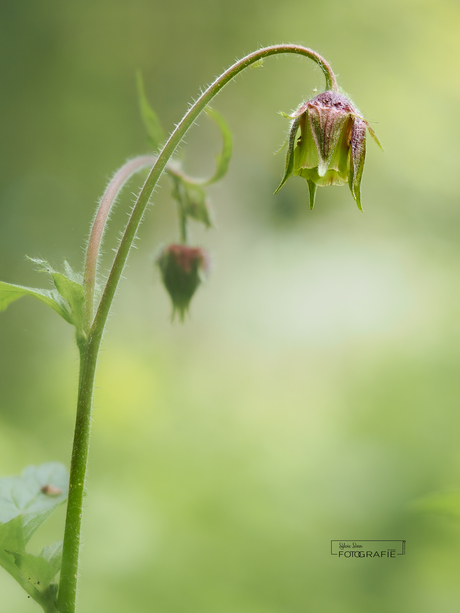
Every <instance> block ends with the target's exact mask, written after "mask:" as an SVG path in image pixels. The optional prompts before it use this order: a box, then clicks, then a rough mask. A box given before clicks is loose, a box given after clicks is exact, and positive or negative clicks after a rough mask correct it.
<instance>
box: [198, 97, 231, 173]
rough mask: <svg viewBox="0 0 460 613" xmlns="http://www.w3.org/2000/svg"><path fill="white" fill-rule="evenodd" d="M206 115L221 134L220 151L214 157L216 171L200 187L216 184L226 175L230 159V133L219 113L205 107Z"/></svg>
mask: <svg viewBox="0 0 460 613" xmlns="http://www.w3.org/2000/svg"><path fill="white" fill-rule="evenodd" d="M206 114H207V115H208V116H209V117H211V119H213V120H214V121H215V122H216V124H217V126H218V127H219V129H220V133H221V134H222V151H221V152H220V153H218V154H217V155H216V171H215V173H214V174H213V176H212V177H211V178H210V179H207V180H206V181H205V182H204V183H202V185H211V183H216V181H219V180H220V179H222V177H224V176H225V175H226V174H227V171H228V166H229V164H230V158H231V157H232V133H231V132H230V129H229V127H228V126H227V123H226V121H225V119H224V118H223V117H222V115H221V114H220V113H218V112H217V111H215V110H214V109H212V108H211V107H210V106H208V107H206Z"/></svg>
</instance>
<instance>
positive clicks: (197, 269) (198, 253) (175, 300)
mask: <svg viewBox="0 0 460 613" xmlns="http://www.w3.org/2000/svg"><path fill="white" fill-rule="evenodd" d="M157 264H158V266H159V268H160V273H161V278H162V281H163V284H164V286H165V288H166V290H167V292H168V294H169V296H170V297H171V301H172V304H173V314H172V316H173V319H174V315H175V313H176V311H177V312H178V313H179V317H180V319H181V321H184V315H185V313H186V312H187V311H188V308H189V306H190V301H191V300H192V297H193V295H194V293H195V292H196V290H197V289H198V286H199V285H200V283H201V282H202V280H203V277H204V274H205V273H207V272H208V270H209V256H208V253H207V251H206V250H205V249H202V248H201V247H189V246H187V245H168V246H167V247H165V248H164V249H163V250H162V251H161V253H160V255H159V256H158V258H157Z"/></svg>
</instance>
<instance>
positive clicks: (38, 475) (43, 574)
mask: <svg viewBox="0 0 460 613" xmlns="http://www.w3.org/2000/svg"><path fill="white" fill-rule="evenodd" d="M68 481H69V479H68V474H67V471H66V469H65V467H64V466H63V465H62V464H59V463H57V462H50V463H47V464H42V465H40V466H37V467H35V466H29V467H27V468H26V469H24V470H23V472H22V474H21V476H20V477H5V478H3V479H0V565H1V566H3V568H4V569H5V570H6V571H7V572H9V573H10V575H11V576H12V577H14V578H15V579H16V581H18V583H19V584H20V585H21V586H22V587H23V588H24V589H25V590H26V592H27V593H28V594H29V595H30V596H31V597H32V598H34V599H35V600H36V601H37V602H39V603H40V604H42V605H43V603H47V604H48V605H49V604H50V603H52V602H54V600H55V596H56V586H54V585H52V584H51V581H52V580H53V579H54V577H55V576H56V575H57V573H58V572H59V569H60V566H61V557H62V545H61V543H54V544H53V545H50V546H49V547H45V549H43V551H42V552H41V553H40V555H38V556H36V555H32V554H30V553H27V552H26V550H25V546H26V544H27V542H28V541H29V539H30V538H31V536H32V535H33V534H34V532H35V531H36V530H37V528H39V527H40V525H41V524H42V523H43V522H44V521H45V519H46V518H47V517H48V516H49V515H50V514H51V513H52V512H53V511H54V510H55V509H56V508H57V507H58V506H59V505H61V504H62V503H63V502H64V501H65V500H66V498H67V492H68ZM47 610H48V609H47Z"/></svg>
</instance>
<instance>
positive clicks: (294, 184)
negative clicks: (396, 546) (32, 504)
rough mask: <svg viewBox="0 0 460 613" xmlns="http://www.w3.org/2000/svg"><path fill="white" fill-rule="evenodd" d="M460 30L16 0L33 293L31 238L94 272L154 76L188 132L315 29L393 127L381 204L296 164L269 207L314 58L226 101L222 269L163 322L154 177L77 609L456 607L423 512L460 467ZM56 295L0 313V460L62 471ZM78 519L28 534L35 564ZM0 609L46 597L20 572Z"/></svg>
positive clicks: (374, 115)
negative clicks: (209, 94)
mask: <svg viewBox="0 0 460 613" xmlns="http://www.w3.org/2000/svg"><path fill="white" fill-rule="evenodd" d="M459 26H460V5H459V4H458V2H454V0H440V1H439V2H437V3H433V2H429V1H428V0H417V1H415V0H399V1H398V2H396V0H388V2H386V3H380V2H374V1H371V2H365V1H364V0H350V1H349V0H344V1H341V2H339V1H338V0H325V1H324V2H321V3H318V2H312V1H311V0H307V1H300V0H286V1H285V2H283V3H278V4H276V3H267V2H263V0H245V1H244V2H243V0H232V1H231V2H221V1H217V2H216V1H213V2H211V1H210V0H196V1H195V2H185V0H174V1H172V2H169V3H163V2H156V1H148V0H133V1H132V2H130V3H126V2H121V1H120V0H110V2H109V1H108V0H101V1H99V2H96V3H94V2H89V1H88V0H82V1H81V2H78V3H76V2H74V3H63V2H57V1H56V0H50V1H49V2H46V3H44V2H34V1H32V0H23V1H21V2H14V1H13V0H3V2H2V3H1V6H0V47H1V50H0V62H1V70H0V75H1V77H0V78H1V91H2V94H1V97H0V110H1V115H0V116H1V122H0V143H1V165H0V278H1V279H2V280H4V281H7V282H11V283H18V284H22V285H32V286H35V285H36V284H37V277H36V275H35V273H33V272H32V271H31V269H30V266H29V264H28V263H27V262H26V261H25V259H24V255H25V254H27V255H29V256H31V257H44V258H47V259H48V260H49V261H50V262H51V263H52V264H53V265H54V266H56V267H58V266H60V264H61V262H62V258H63V257H64V256H65V257H66V258H68V260H69V262H70V263H71V265H72V266H73V267H75V268H76V267H78V266H80V265H81V261H82V251H81V249H82V245H83V240H84V237H86V235H87V232H88V227H89V222H90V220H91V218H92V215H93V212H94V208H95V203H96V200H97V198H98V197H99V196H100V195H101V193H102V191H103V189H104V187H105V183H106V181H107V178H108V177H109V176H110V175H111V174H112V173H113V172H114V170H115V169H116V168H117V167H119V166H120V165H121V164H122V163H123V162H124V160H125V159H126V158H127V157H129V156H133V155H135V154H138V153H143V152H145V151H147V150H148V149H147V147H146V144H145V138H144V131H143V127H142V122H141V120H140V118H139V111H138V104H137V97H136V82H135V74H136V70H137V69H140V70H141V71H142V74H143V76H144V80H145V87H146V92H147V95H148V97H149V100H151V102H152V105H153V107H154V108H155V110H156V111H157V112H158V115H159V117H160V118H161V121H162V124H163V126H164V127H165V130H166V131H169V130H170V129H171V127H172V126H173V125H174V123H175V122H177V121H178V120H179V119H180V118H181V116H182V114H183V113H184V111H185V110H186V108H187V104H188V102H189V101H190V100H192V99H193V98H194V97H196V95H197V93H198V91H199V89H200V87H202V86H203V85H204V84H206V83H208V82H210V81H211V80H212V79H213V78H214V76H215V75H217V74H219V73H220V72H221V71H222V70H223V69H225V68H226V67H227V66H228V65H229V64H231V63H232V62H233V61H234V59H235V58H236V57H240V56H242V55H243V54H244V53H247V52H249V51H251V50H253V49H254V48H255V47H257V46H258V45H265V44H273V43H275V42H300V43H303V44H305V45H307V46H310V47H312V48H314V49H316V50H317V51H319V52H320V53H322V54H323V55H324V56H325V57H326V59H327V60H329V61H330V62H331V63H332V66H333V68H334V69H335V71H336V72H337V73H338V75H339V82H340V84H341V85H342V87H343V88H344V89H345V91H347V92H348V93H349V94H351V96H352V98H353V100H354V101H355V102H356V104H357V105H358V107H359V108H360V109H361V111H362V112H363V113H364V114H365V116H366V117H367V118H369V119H370V120H378V122H379V123H378V124H377V125H375V126H374V127H375V129H376V131H377V134H378V136H379V138H380V139H381V142H382V144H383V146H384V147H385V150H386V153H385V154H382V153H381V152H380V151H379V149H378V148H377V147H376V146H374V145H373V143H372V142H369V147H368V157H367V161H366V169H365V173H364V179H363V201H364V206H365V212H364V214H361V213H359V211H358V210H357V209H356V206H355V205H354V203H353V200H352V198H351V197H350V194H349V192H348V190H347V189H346V188H342V189H339V188H337V189H329V190H322V191H321V192H320V194H319V196H320V197H319V198H318V205H317V207H316V208H315V210H314V212H313V213H310V212H309V211H308V210H307V209H308V195H307V187H306V185H305V181H303V180H300V179H299V180H298V181H295V180H293V181H291V182H290V183H289V184H287V185H286V187H285V188H284V190H283V192H281V193H280V194H278V195H277V196H273V195H272V192H273V191H274V189H275V188H276V186H277V184H278V182H279V180H280V178H281V175H282V166H283V159H282V156H277V157H273V156H272V152H274V151H276V149H277V148H278V146H279V144H280V143H281V142H282V141H283V138H284V133H285V130H286V125H285V120H284V119H282V118H281V117H279V116H278V115H277V114H276V112H277V111H279V110H288V109H290V108H291V109H292V108H294V107H296V106H297V105H298V103H299V102H300V101H301V100H302V98H304V97H308V96H311V95H313V90H314V88H315V87H316V88H321V87H322V85H323V82H322V77H321V74H320V72H319V71H318V70H314V69H313V65H312V64H311V63H309V62H308V61H306V60H300V59H298V58H292V57H287V58H278V59H269V60H267V61H266V62H265V63H264V66H263V68H262V69H259V70H254V71H248V73H247V74H246V75H243V76H241V77H240V78H238V79H237V81H236V82H235V83H232V84H230V85H229V87H228V88H227V89H226V90H225V91H224V92H223V93H222V94H221V95H220V96H219V98H217V100H216V101H215V107H216V109H218V110H219V111H220V112H221V113H222V114H223V115H224V116H225V118H226V119H227V121H228V123H229V125H230V127H231V129H232V131H233V134H234V158H233V160H232V163H231V166H230V171H229V174H228V175H227V177H226V178H225V180H224V181H222V183H221V184H219V185H217V186H215V187H212V188H210V194H211V197H212V199H213V201H214V209H215V212H216V218H217V224H216V225H217V227H218V229H217V230H212V231H209V232H206V231H204V230H201V229H200V228H198V227H197V228H196V229H195V230H194V238H195V242H197V243H200V244H201V243H202V244H204V245H205V246H206V247H207V248H209V249H210V250H211V251H212V252H213V253H214V254H215V255H214V259H215V264H214V273H213V276H212V278H211V279H210V281H209V283H208V284H207V286H206V287H205V288H202V290H201V291H200V293H199V295H197V296H196V298H195V301H194V304H193V305H192V309H191V319H190V321H188V322H187V324H186V326H185V327H182V326H179V325H173V326H171V325H170V323H169V308H170V307H169V303H168V297H167V296H166V295H165V293H164V291H163V289H162V288H161V285H160V282H159V278H158V273H155V272H154V267H153V262H154V259H155V253H156V251H157V249H158V245H159V244H160V243H161V242H170V241H171V240H176V238H177V236H176V232H177V230H176V225H175V218H174V216H175V211H174V206H172V204H171V201H170V197H169V194H168V191H169V188H168V189H163V190H160V192H159V193H158V194H157V197H156V199H155V206H154V207H153V209H151V210H150V211H149V213H148V216H147V218H146V221H145V224H144V226H143V227H142V230H141V233H140V235H141V242H140V243H139V247H140V248H139V250H137V251H135V252H133V254H132V256H131V260H130V265H129V268H128V269H127V271H126V272H127V274H126V276H127V279H126V280H125V281H124V282H123V283H122V285H121V289H120V291H119V295H118V297H117V301H116V305H115V309H114V314H113V316H112V318H111V321H110V322H109V329H108V333H107V336H106V339H105V340H104V345H103V351H102V354H101V359H100V367H99V373H98V379H97V386H98V391H97V395H96V401H95V411H94V434H93V439H92V449H91V454H90V475H89V495H88V497H87V502H86V507H87V508H86V516H85V521H84V542H85V548H84V550H83V557H82V574H81V590H80V606H81V610H82V611H85V612H86V613H93V612H94V613H96V612H97V613H99V612H100V611H101V610H103V611H111V613H118V612H119V613H122V612H123V613H124V612H125V611H136V610H139V611H161V612H163V613H193V612H195V611H197V612H198V611H199V612H200V613H207V612H209V613H211V612H212V613H216V612H222V613H224V612H225V613H228V612H229V611H231V612H234V613H285V612H287V611H290V612H291V611H292V612H297V611H298V612H304V611H306V610H308V611H310V610H311V611H335V612H337V613H349V612H351V611H353V612H354V613H355V612H356V611H360V612H365V611H369V610H372V611H375V612H376V613H380V612H382V613H384V612H385V613H387V611H389V610H392V609H394V610H404V611H409V612H417V613H425V612H426V613H431V612H432V611H433V610H440V611H443V612H445V613H449V612H451V611H452V612H454V611H457V610H458V604H459V600H460V589H459V587H458V580H457V576H458V573H459V571H460V567H459V562H458V548H459V546H460V530H459V525H458V523H456V522H455V521H449V520H445V519H443V518H441V517H438V516H437V515H430V514H423V513H420V512H415V511H414V507H413V505H412V503H413V501H414V500H416V499H418V498H421V497H423V496H428V495H429V494H431V492H436V491H438V490H443V489H448V488H450V487H455V486H458V484H459V483H460V451H459V449H460V447H459V445H458V440H459V437H460V417H459V411H458V406H459V395H460V379H459V376H458V372H459V367H460V350H459V346H460V345H459V339H460V325H459V317H458V313H459V310H460V291H459V289H458V276H459V271H460V248H459V241H458V235H459V232H460V208H459V206H458V200H459V198H458V164H459V160H458V156H459V153H458V140H459V136H460V122H459V120H458V108H459V101H460V100H459V98H460V81H459V80H458V77H457V75H458V74H459V72H460V42H459V37H458V31H459ZM218 148H219V140H218V136H217V135H216V131H215V128H214V126H212V125H211V122H209V121H207V120H206V119H203V120H202V121H201V122H200V125H199V127H197V128H194V129H193V130H192V132H191V133H190V135H189V138H188V144H187V156H186V169H188V171H189V172H190V173H192V174H193V173H196V174H201V175H202V176H207V174H210V173H211V172H212V171H213V164H214V154H215V152H216V151H218ZM137 190H138V184H135V183H134V182H133V184H132V185H131V190H130V189H128V190H127V193H126V194H125V197H124V198H122V199H121V201H120V204H119V206H118V210H117V212H116V214H115V215H114V217H113V224H112V227H111V231H110V232H109V233H108V235H107V245H106V255H107V265H108V263H109V261H110V256H111V254H112V251H111V248H112V247H113V246H115V244H116V237H117V233H118V231H119V230H120V228H121V227H122V224H123V222H124V220H125V218H126V217H125V211H126V209H127V207H128V206H129V204H130V201H131V194H130V191H137ZM128 290H129V291H128ZM48 311H49V310H48V309H46V307H45V306H42V305H39V304H35V302H34V301H33V300H32V299H28V298H24V299H22V300H21V301H19V302H18V303H17V304H14V305H12V306H11V307H10V308H9V309H8V310H7V311H6V312H5V313H3V314H2V316H1V319H0V337H1V340H0V343H1V347H2V352H1V355H0V362H1V366H0V377H1V390H2V393H1V401H0V472H1V474H3V475H10V474H11V475H14V474H19V473H20V471H21V470H22V468H23V467H24V466H26V465H28V464H39V463H41V462H46V461H61V462H64V463H65V464H68V461H69V453H70V443H71V437H72V430H73V420H74V405H75V395H76V378H77V352H76V350H75V348H74V346H73V339H72V331H71V328H70V327H69V326H67V324H66V323H65V322H63V321H61V320H59V318H57V317H56V316H55V314H54V313H52V312H51V311H49V312H48ZM62 521H63V515H62V513H60V515H59V514H58V516H57V517H56V518H55V519H54V518H53V519H50V520H49V521H48V522H47V524H45V526H46V529H45V532H44V533H43V534H41V533H37V535H35V536H34V538H33V542H34V545H33V546H34V547H35V550H36V552H37V553H38V552H39V551H40V549H41V547H43V546H44V545H46V544H48V543H49V542H52V541H53V540H57V538H59V534H58V531H59V529H60V525H61V524H62ZM58 524H59V525H58ZM338 538H339V539H340V538H344V539H349V538H356V539H372V538H379V539H385V538H389V539H406V540H407V554H406V556H405V557H400V558H397V559H396V560H375V561H374V560H372V561H367V560H364V561H363V560H360V559H357V560H351V561H344V560H338V559H337V558H334V557H332V556H330V554H329V542H330V540H331V539H338ZM31 543H32V541H31ZM120 551H122V555H120V554H119V552H120ZM0 598H1V601H0V611H8V613H23V612H25V611H28V610H30V611H32V610H33V608H34V607H35V608H36V605H35V604H34V603H32V602H31V601H30V600H29V601H28V600H26V596H25V595H23V593H22V592H21V591H20V588H19V587H18V586H16V585H15V584H14V581H13V580H12V579H11V578H10V577H9V576H8V575H7V574H6V573H3V574H1V575H0ZM36 610H38V609H37V608H36Z"/></svg>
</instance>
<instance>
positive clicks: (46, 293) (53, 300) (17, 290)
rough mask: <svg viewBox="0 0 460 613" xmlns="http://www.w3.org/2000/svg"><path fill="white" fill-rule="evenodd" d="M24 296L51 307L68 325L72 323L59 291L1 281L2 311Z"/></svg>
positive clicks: (0, 299) (0, 298) (0, 304)
mask: <svg viewBox="0 0 460 613" xmlns="http://www.w3.org/2000/svg"><path fill="white" fill-rule="evenodd" d="M22 296H34V297H35V298H37V299H38V300H40V301H41V302H44V303H45V304H47V305H48V306H49V307H51V308H52V309H53V310H54V311H56V313H58V314H59V315H60V316H61V317H63V318H64V319H65V320H66V321H67V322H68V323H72V318H71V315H70V313H69V311H68V309H67V307H66V305H65V303H64V302H63V301H62V299H61V297H60V295H59V293H58V292H57V291H53V290H46V289H37V288H32V287H24V286H22V285H13V284H12V283H5V282H4V281H0V311H4V310H5V309H6V307H7V306H8V305H9V304H11V303H12V302H14V301H15V300H18V299H19V298H22Z"/></svg>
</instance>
